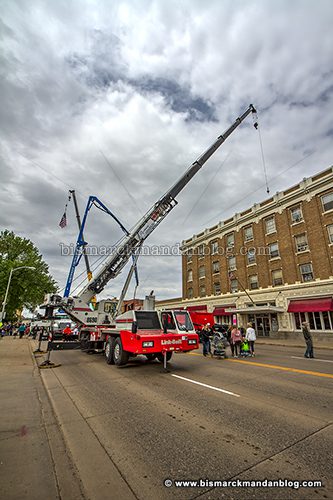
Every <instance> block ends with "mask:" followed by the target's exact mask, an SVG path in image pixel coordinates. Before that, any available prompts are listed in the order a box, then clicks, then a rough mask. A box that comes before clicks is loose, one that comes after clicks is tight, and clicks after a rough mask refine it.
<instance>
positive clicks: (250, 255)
mask: <svg viewBox="0 0 333 500" xmlns="http://www.w3.org/2000/svg"><path fill="white" fill-rule="evenodd" d="M247 263H248V264H255V263H256V251H255V249H254V248H251V249H250V250H249V251H248V252H247Z"/></svg>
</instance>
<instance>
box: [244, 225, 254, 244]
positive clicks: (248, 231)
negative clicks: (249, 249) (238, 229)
mask: <svg viewBox="0 0 333 500" xmlns="http://www.w3.org/2000/svg"><path fill="white" fill-rule="evenodd" d="M251 240H253V229H252V226H247V227H244V241H251Z"/></svg>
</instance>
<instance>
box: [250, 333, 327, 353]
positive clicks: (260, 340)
mask: <svg viewBox="0 0 333 500" xmlns="http://www.w3.org/2000/svg"><path fill="white" fill-rule="evenodd" d="M256 343H257V344H263V345H278V346H284V347H302V348H305V340H304V339H303V336H302V337H300V338H299V339H283V338H282V339H273V338H270V337H257V340H256ZM313 345H314V349H316V351H317V350H319V349H324V350H327V349H330V350H333V343H332V342H331V343H328V342H323V341H321V342H319V341H316V339H315V338H314V339H313Z"/></svg>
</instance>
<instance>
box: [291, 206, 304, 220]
mask: <svg viewBox="0 0 333 500" xmlns="http://www.w3.org/2000/svg"><path fill="white" fill-rule="evenodd" d="M290 217H291V222H292V224H294V223H295V222H301V221H302V220H303V214H302V209H301V207H300V206H297V207H293V208H291V209H290Z"/></svg>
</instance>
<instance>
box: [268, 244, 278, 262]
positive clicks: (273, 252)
mask: <svg viewBox="0 0 333 500" xmlns="http://www.w3.org/2000/svg"><path fill="white" fill-rule="evenodd" d="M268 248H269V256H270V258H271V259H274V258H276V257H279V256H280V254H279V245H278V243H271V244H270V245H269V247H268Z"/></svg>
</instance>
